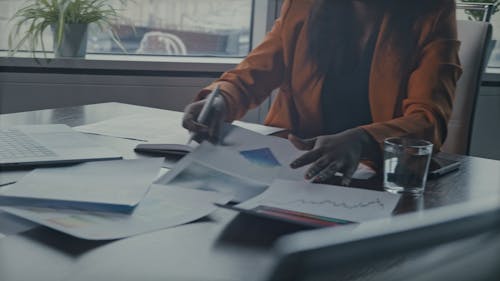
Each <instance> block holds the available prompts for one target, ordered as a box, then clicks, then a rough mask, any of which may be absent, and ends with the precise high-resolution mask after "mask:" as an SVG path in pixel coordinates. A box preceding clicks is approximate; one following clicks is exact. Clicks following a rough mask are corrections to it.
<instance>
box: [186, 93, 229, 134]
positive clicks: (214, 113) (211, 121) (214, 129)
mask: <svg viewBox="0 0 500 281" xmlns="http://www.w3.org/2000/svg"><path fill="white" fill-rule="evenodd" d="M206 102H207V100H206V99H204V100H200V101H196V102H193V103H191V104H188V106H186V108H185V109H184V117H183V119H182V126H183V127H184V128H186V129H188V130H189V131H190V132H191V133H193V134H194V137H193V139H194V140H195V141H197V142H202V141H204V140H209V141H211V142H214V143H215V142H218V141H219V139H220V132H221V127H222V123H223V122H224V120H225V118H226V104H225V102H224V98H223V97H221V96H219V97H217V98H216V99H215V100H214V102H213V104H212V109H211V111H210V113H209V115H208V118H207V121H206V122H204V123H203V124H202V123H200V122H198V121H197V119H198V116H199V115H200V112H201V110H202V108H203V106H204V105H205V103H206Z"/></svg>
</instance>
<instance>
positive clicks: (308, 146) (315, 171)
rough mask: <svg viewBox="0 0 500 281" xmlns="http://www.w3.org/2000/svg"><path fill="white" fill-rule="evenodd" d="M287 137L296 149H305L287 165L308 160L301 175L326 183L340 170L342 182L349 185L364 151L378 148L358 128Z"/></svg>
mask: <svg viewBox="0 0 500 281" xmlns="http://www.w3.org/2000/svg"><path fill="white" fill-rule="evenodd" d="M288 139H289V140H290V141H291V142H292V143H293V144H294V145H295V147H297V148H298V149H300V150H309V151H308V152H306V153H304V154H303V155H302V156H301V157H299V158H298V159H297V160H295V161H293V162H292V164H290V167H292V168H294V169H296V168H300V167H303V166H306V165H309V164H311V163H312V165H311V167H310V168H309V169H308V171H307V172H306V175H305V178H306V179H307V180H310V179H313V178H314V182H315V183H322V182H326V181H328V180H330V179H331V178H333V177H334V176H335V173H337V172H340V173H342V174H343V176H342V185H346V186H347V185H349V184H350V182H351V178H352V176H353V174H354V172H356V169H357V168H358V164H359V161H360V160H361V157H362V156H363V155H364V154H365V153H364V152H366V151H367V150H371V149H378V148H377V146H376V143H375V141H374V140H373V139H372V138H371V137H370V136H369V135H368V133H367V132H366V131H365V130H363V129H361V128H354V129H350V130H346V131H344V132H341V133H338V134H335V135H327V136H320V137H316V138H312V139H306V140H304V139H300V138H298V137H296V136H294V135H289V136H288Z"/></svg>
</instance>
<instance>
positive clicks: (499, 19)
mask: <svg viewBox="0 0 500 281" xmlns="http://www.w3.org/2000/svg"><path fill="white" fill-rule="evenodd" d="M474 2H476V1H459V3H471V4H472V3H474ZM477 2H478V3H479V2H490V3H491V4H496V3H499V2H500V1H498V0H493V1H477ZM497 5H498V4H497ZM497 10H498V9H497ZM471 12H472V11H467V10H463V9H459V10H458V11H457V18H458V19H461V20H481V17H482V16H483V14H482V12H480V11H476V12H475V14H472V13H471ZM491 24H492V25H493V35H492V39H493V41H492V43H491V46H490V50H491V55H490V60H489V64H488V66H489V67H498V68H500V43H499V41H500V11H499V12H496V13H495V12H493V16H492V17H491Z"/></svg>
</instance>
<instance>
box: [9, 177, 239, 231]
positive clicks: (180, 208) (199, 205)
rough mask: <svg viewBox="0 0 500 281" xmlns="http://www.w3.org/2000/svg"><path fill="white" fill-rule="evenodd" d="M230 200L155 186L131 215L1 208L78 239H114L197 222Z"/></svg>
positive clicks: (196, 191) (212, 194)
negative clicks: (217, 205) (218, 205)
mask: <svg viewBox="0 0 500 281" xmlns="http://www.w3.org/2000/svg"><path fill="white" fill-rule="evenodd" d="M229 200H231V198H230V197H228V196H226V195H223V194H220V193H216V192H210V191H204V190H191V189H185V188H178V187H175V186H169V187H168V188H167V187H165V186H157V185H153V186H152V187H151V189H150V190H149V192H148V193H147V195H146V197H145V198H144V199H143V200H142V201H141V203H140V204H139V206H137V207H136V209H135V210H134V212H133V213H132V214H119V213H103V212H83V211H75V210H60V209H51V208H13V207H4V208H2V210H3V211H6V212H8V213H10V214H12V215H15V216H18V217H21V218H24V219H27V220H30V221H33V222H35V223H38V224H41V225H43V226H46V227H49V228H52V229H55V230H58V231H61V232H64V233H66V234H69V235H72V236H75V237H78V238H82V239H87V240H113V239H120V238H125V237H129V236H133V235H138V234H142V233H147V232H151V231H156V230H160V229H165V228H169V227H174V226H177V225H181V224H185V223H188V222H192V221H195V220H197V219H200V218H202V217H204V216H206V215H208V214H210V213H211V212H213V211H215V210H216V209H217V207H216V206H215V205H214V204H215V203H218V204H226V203H227V202H229ZM0 222H1V219H0Z"/></svg>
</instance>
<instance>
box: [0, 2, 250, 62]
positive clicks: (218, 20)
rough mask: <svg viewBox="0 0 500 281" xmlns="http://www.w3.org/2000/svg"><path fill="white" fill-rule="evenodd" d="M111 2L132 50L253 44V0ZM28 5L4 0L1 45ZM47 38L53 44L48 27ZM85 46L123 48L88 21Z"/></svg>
mask: <svg viewBox="0 0 500 281" xmlns="http://www.w3.org/2000/svg"><path fill="white" fill-rule="evenodd" d="M110 3H113V5H114V7H116V8H118V9H120V14H121V16H122V18H121V19H120V21H119V22H116V23H115V24H114V26H115V29H116V31H117V34H118V36H119V38H120V41H121V43H122V45H123V47H124V48H125V49H126V50H127V53H128V54H136V55H188V56H227V57H243V56H245V55H246V54H248V52H249V50H250V48H251V22H252V7H253V1H252V0H210V1H207V0H135V1H132V0H130V1H127V2H125V4H121V2H120V1H117V0H112V1H110ZM24 5H26V1H19V0H0V30H2V32H1V34H0V49H2V50H6V49H8V43H7V42H8V40H7V38H8V34H9V31H10V28H11V24H10V23H9V22H8V21H9V19H10V17H12V15H13V14H14V13H15V11H17V10H18V9H19V8H21V7H23V6H24ZM44 43H45V44H46V46H47V49H48V50H52V34H51V31H50V30H49V31H47V32H46V33H45V34H44ZM87 48H88V49H87V53H99V54H102V53H104V54H123V51H122V49H121V48H120V47H119V46H118V45H117V44H116V43H115V42H114V41H113V40H112V38H111V36H110V35H109V34H108V32H103V31H101V30H100V29H99V28H98V27H97V26H95V25H91V26H90V27H89V34H88V47H87ZM24 50H27V49H26V48H25V49H24ZM39 50H41V48H40V49H39Z"/></svg>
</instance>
